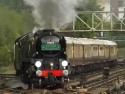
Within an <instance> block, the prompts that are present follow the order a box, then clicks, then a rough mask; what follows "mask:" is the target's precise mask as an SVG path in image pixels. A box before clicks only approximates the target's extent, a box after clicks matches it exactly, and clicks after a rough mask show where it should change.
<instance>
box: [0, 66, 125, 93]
mask: <svg viewBox="0 0 125 94" xmlns="http://www.w3.org/2000/svg"><path fill="white" fill-rule="evenodd" d="M124 74H125V66H118V67H116V68H114V69H112V70H111V71H110V76H109V78H108V79H103V76H102V72H96V73H94V72H93V73H92V74H91V73H89V74H88V75H86V79H87V80H86V82H85V83H84V85H85V87H86V88H87V90H90V91H91V90H92V89H94V88H98V87H100V86H104V85H106V84H109V83H112V82H113V81H115V80H116V79H117V77H119V76H122V75H124ZM3 79H7V80H9V79H16V75H15V74H0V82H1V80H3ZM5 81H6V80H5ZM78 84H79V82H78V83H77V85H78ZM77 85H76V88H72V89H56V90H48V89H32V90H22V89H11V88H4V89H2V90H0V94H65V93H66V94H73V93H76V94H77V92H78V90H81V89H83V88H81V87H80V86H77ZM6 92H10V93H6ZM11 92H12V93H11ZM122 94H124V93H122Z"/></svg>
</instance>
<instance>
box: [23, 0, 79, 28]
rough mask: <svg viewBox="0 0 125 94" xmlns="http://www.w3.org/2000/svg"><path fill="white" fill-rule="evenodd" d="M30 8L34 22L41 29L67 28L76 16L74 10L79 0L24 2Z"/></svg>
mask: <svg viewBox="0 0 125 94" xmlns="http://www.w3.org/2000/svg"><path fill="white" fill-rule="evenodd" d="M24 2H25V4H27V5H29V6H31V7H32V14H33V17H34V18H35V22H36V23H37V24H39V25H40V26H41V27H42V28H61V27H64V26H67V25H68V24H69V23H71V22H72V20H73V19H75V16H76V15H77V13H76V11H75V8H76V7H77V5H78V2H79V0H24Z"/></svg>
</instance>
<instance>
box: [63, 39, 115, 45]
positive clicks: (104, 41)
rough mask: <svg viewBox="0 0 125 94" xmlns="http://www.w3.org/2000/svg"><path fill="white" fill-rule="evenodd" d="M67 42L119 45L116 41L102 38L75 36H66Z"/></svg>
mask: <svg viewBox="0 0 125 94" xmlns="http://www.w3.org/2000/svg"><path fill="white" fill-rule="evenodd" d="M65 39H66V42H67V44H83V45H109V46H110V45H112V46H115V45H117V43H116V42H114V41H109V40H100V39H90V38H73V37H65Z"/></svg>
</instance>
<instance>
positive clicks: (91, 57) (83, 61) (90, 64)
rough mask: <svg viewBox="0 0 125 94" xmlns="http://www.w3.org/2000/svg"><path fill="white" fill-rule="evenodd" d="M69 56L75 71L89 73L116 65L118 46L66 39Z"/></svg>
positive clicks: (111, 43)
mask: <svg viewBox="0 0 125 94" xmlns="http://www.w3.org/2000/svg"><path fill="white" fill-rule="evenodd" d="M66 41H67V56H68V58H69V61H70V62H71V66H75V67H74V70H76V71H78V70H80V71H81V70H83V72H89V71H93V70H97V69H103V68H104V67H105V66H108V67H113V66H115V65H116V59H117V44H116V43H115V42H114V41H109V40H99V39H89V38H71V37H66Z"/></svg>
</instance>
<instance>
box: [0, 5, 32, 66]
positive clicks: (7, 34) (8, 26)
mask: <svg viewBox="0 0 125 94" xmlns="http://www.w3.org/2000/svg"><path fill="white" fill-rule="evenodd" d="M31 23H33V19H32V17H31V16H30V14H28V13H26V12H25V11H22V12H17V11H15V10H12V9H9V8H8V7H5V6H2V5H0V64H2V63H4V64H8V63H10V62H12V59H11V57H12V54H13V44H14V41H15V39H16V38H18V37H19V36H20V35H22V34H23V33H25V32H28V31H30V29H31V28H32V27H33V24H31Z"/></svg>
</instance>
